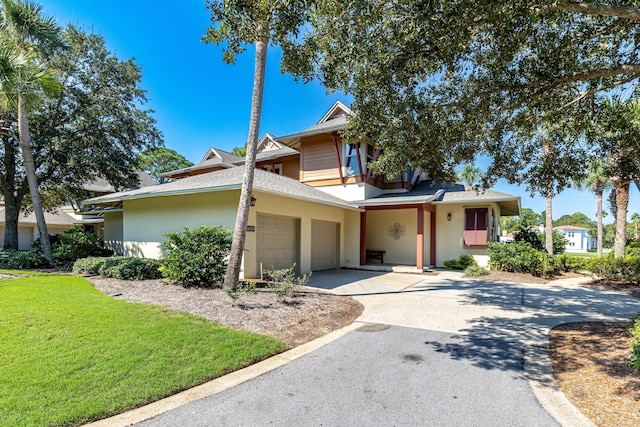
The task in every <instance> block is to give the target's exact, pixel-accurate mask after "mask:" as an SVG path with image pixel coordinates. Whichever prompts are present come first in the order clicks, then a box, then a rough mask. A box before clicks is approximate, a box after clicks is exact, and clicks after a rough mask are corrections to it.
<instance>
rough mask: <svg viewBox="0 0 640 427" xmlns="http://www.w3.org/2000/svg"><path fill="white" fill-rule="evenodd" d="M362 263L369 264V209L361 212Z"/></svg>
mask: <svg viewBox="0 0 640 427" xmlns="http://www.w3.org/2000/svg"><path fill="white" fill-rule="evenodd" d="M360 265H367V211H366V210H365V211H364V212H360Z"/></svg>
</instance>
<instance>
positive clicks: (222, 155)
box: [160, 147, 244, 177]
mask: <svg viewBox="0 0 640 427" xmlns="http://www.w3.org/2000/svg"><path fill="white" fill-rule="evenodd" d="M211 151H213V152H214V153H215V154H216V156H215V157H211V158H209V159H205V160H202V161H201V162H200V163H196V164H195V165H193V166H189V167H186V168H182V169H176V170H173V171H169V172H165V173H163V174H160V176H161V177H171V176H173V175H177V174H181V173H186V172H192V171H197V170H202V169H209V168H213V167H216V166H220V167H223V168H232V167H234V166H235V165H236V164H238V163H244V157H239V156H236V155H235V154H231V153H228V152H226V151H224V150H220V149H219V148H213V147H212V148H210V149H209V152H211Z"/></svg>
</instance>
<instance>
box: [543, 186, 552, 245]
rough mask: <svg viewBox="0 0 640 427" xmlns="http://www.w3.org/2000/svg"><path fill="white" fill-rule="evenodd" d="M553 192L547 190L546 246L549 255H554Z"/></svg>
mask: <svg viewBox="0 0 640 427" xmlns="http://www.w3.org/2000/svg"><path fill="white" fill-rule="evenodd" d="M552 199H553V198H552V197H551V191H549V190H547V197H546V204H547V210H546V213H545V226H544V233H545V242H544V246H545V249H546V250H547V252H548V253H550V254H553V215H552V213H551V200H552Z"/></svg>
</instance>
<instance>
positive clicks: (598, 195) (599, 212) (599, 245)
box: [596, 191, 603, 257]
mask: <svg viewBox="0 0 640 427" xmlns="http://www.w3.org/2000/svg"><path fill="white" fill-rule="evenodd" d="M596 200H597V201H598V210H597V213H596V220H597V222H598V237H597V238H598V241H597V242H596V245H597V251H598V256H599V257H601V256H602V234H603V230H602V191H600V192H598V193H596Z"/></svg>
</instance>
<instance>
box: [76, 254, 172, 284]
mask: <svg viewBox="0 0 640 427" xmlns="http://www.w3.org/2000/svg"><path fill="white" fill-rule="evenodd" d="M159 268H160V262H159V261H158V260H155V259H148V258H136V257H124V256H114V257H102V258H98V257H88V258H82V259H79V260H77V261H76V262H75V263H74V264H73V272H74V273H76V274H101V275H103V276H105V277H112V278H114V279H123V280H146V279H159V278H161V277H162V274H161V273H160V269H159Z"/></svg>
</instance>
